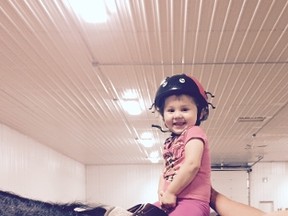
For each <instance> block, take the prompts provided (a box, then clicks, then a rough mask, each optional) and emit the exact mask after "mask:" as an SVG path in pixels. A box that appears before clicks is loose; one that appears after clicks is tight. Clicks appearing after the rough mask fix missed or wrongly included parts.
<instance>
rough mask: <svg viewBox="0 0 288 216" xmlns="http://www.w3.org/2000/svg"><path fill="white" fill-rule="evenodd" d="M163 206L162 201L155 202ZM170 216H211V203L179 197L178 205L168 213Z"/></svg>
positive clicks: (158, 205)
mask: <svg viewBox="0 0 288 216" xmlns="http://www.w3.org/2000/svg"><path fill="white" fill-rule="evenodd" d="M154 205H156V206H157V207H159V208H161V206H160V203H159V202H156V203H154ZM168 215H169V216H209V215H210V206H209V203H207V202H203V201H201V200H195V199H178V200H177V206H176V207H175V208H174V209H173V210H172V211H171V212H169V214H168Z"/></svg>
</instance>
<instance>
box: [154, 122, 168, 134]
mask: <svg viewBox="0 0 288 216" xmlns="http://www.w3.org/2000/svg"><path fill="white" fill-rule="evenodd" d="M151 127H155V128H158V129H159V130H160V131H161V132H163V133H167V132H170V131H169V130H164V129H163V128H162V127H161V126H160V125H155V124H152V125H151Z"/></svg>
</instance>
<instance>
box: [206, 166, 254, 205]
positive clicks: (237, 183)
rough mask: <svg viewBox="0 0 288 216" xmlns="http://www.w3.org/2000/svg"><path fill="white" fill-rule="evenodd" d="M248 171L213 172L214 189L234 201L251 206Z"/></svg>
mask: <svg viewBox="0 0 288 216" xmlns="http://www.w3.org/2000/svg"><path fill="white" fill-rule="evenodd" d="M247 181H249V175H248V173H247V171H245V170H244V171H243V170H241V171H240V170H239V171H212V173H211V182H212V185H213V188H214V189H216V190H217V191H219V192H221V193H222V194H224V195H225V196H227V197H229V198H230V199H232V200H235V201H237V202H241V203H244V204H246V205H247V204H249V189H248V185H247Z"/></svg>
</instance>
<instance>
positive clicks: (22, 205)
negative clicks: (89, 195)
mask: <svg viewBox="0 0 288 216" xmlns="http://www.w3.org/2000/svg"><path fill="white" fill-rule="evenodd" d="M113 212H114V213H113ZM116 212H117V213H116ZM0 215H1V216H18V215H19V216H20V215H21V216H112V215H115V216H116V215H119V216H121V215H122V216H129V215H131V213H130V212H128V211H127V210H125V209H121V208H118V207H113V206H108V205H103V204H95V205H93V206H92V205H87V204H84V203H81V202H72V203H52V202H43V201H40V200H34V199H29V198H25V197H22V196H19V195H17V194H14V193H12V192H7V191H1V190H0Z"/></svg>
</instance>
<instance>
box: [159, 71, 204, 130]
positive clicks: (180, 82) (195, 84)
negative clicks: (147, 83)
mask: <svg viewBox="0 0 288 216" xmlns="http://www.w3.org/2000/svg"><path fill="white" fill-rule="evenodd" d="M181 94H187V95H190V96H191V97H193V98H194V100H195V102H196V105H197V109H198V113H197V122H196V125H200V123H201V121H205V120H206V119H207V118H208V115H209V108H208V97H207V94H206V92H205V90H204V88H203V86H202V85H201V84H200V82H199V81H198V80H197V79H195V78H194V77H190V76H188V75H186V74H179V75H174V76H171V77H167V78H166V79H165V80H164V81H163V82H162V83H161V85H160V87H159V88H158V90H157V92H156V96H155V100H154V106H155V108H156V110H158V111H159V112H160V114H161V115H162V116H163V112H164V102H165V98H167V97H168V96H171V95H181Z"/></svg>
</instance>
